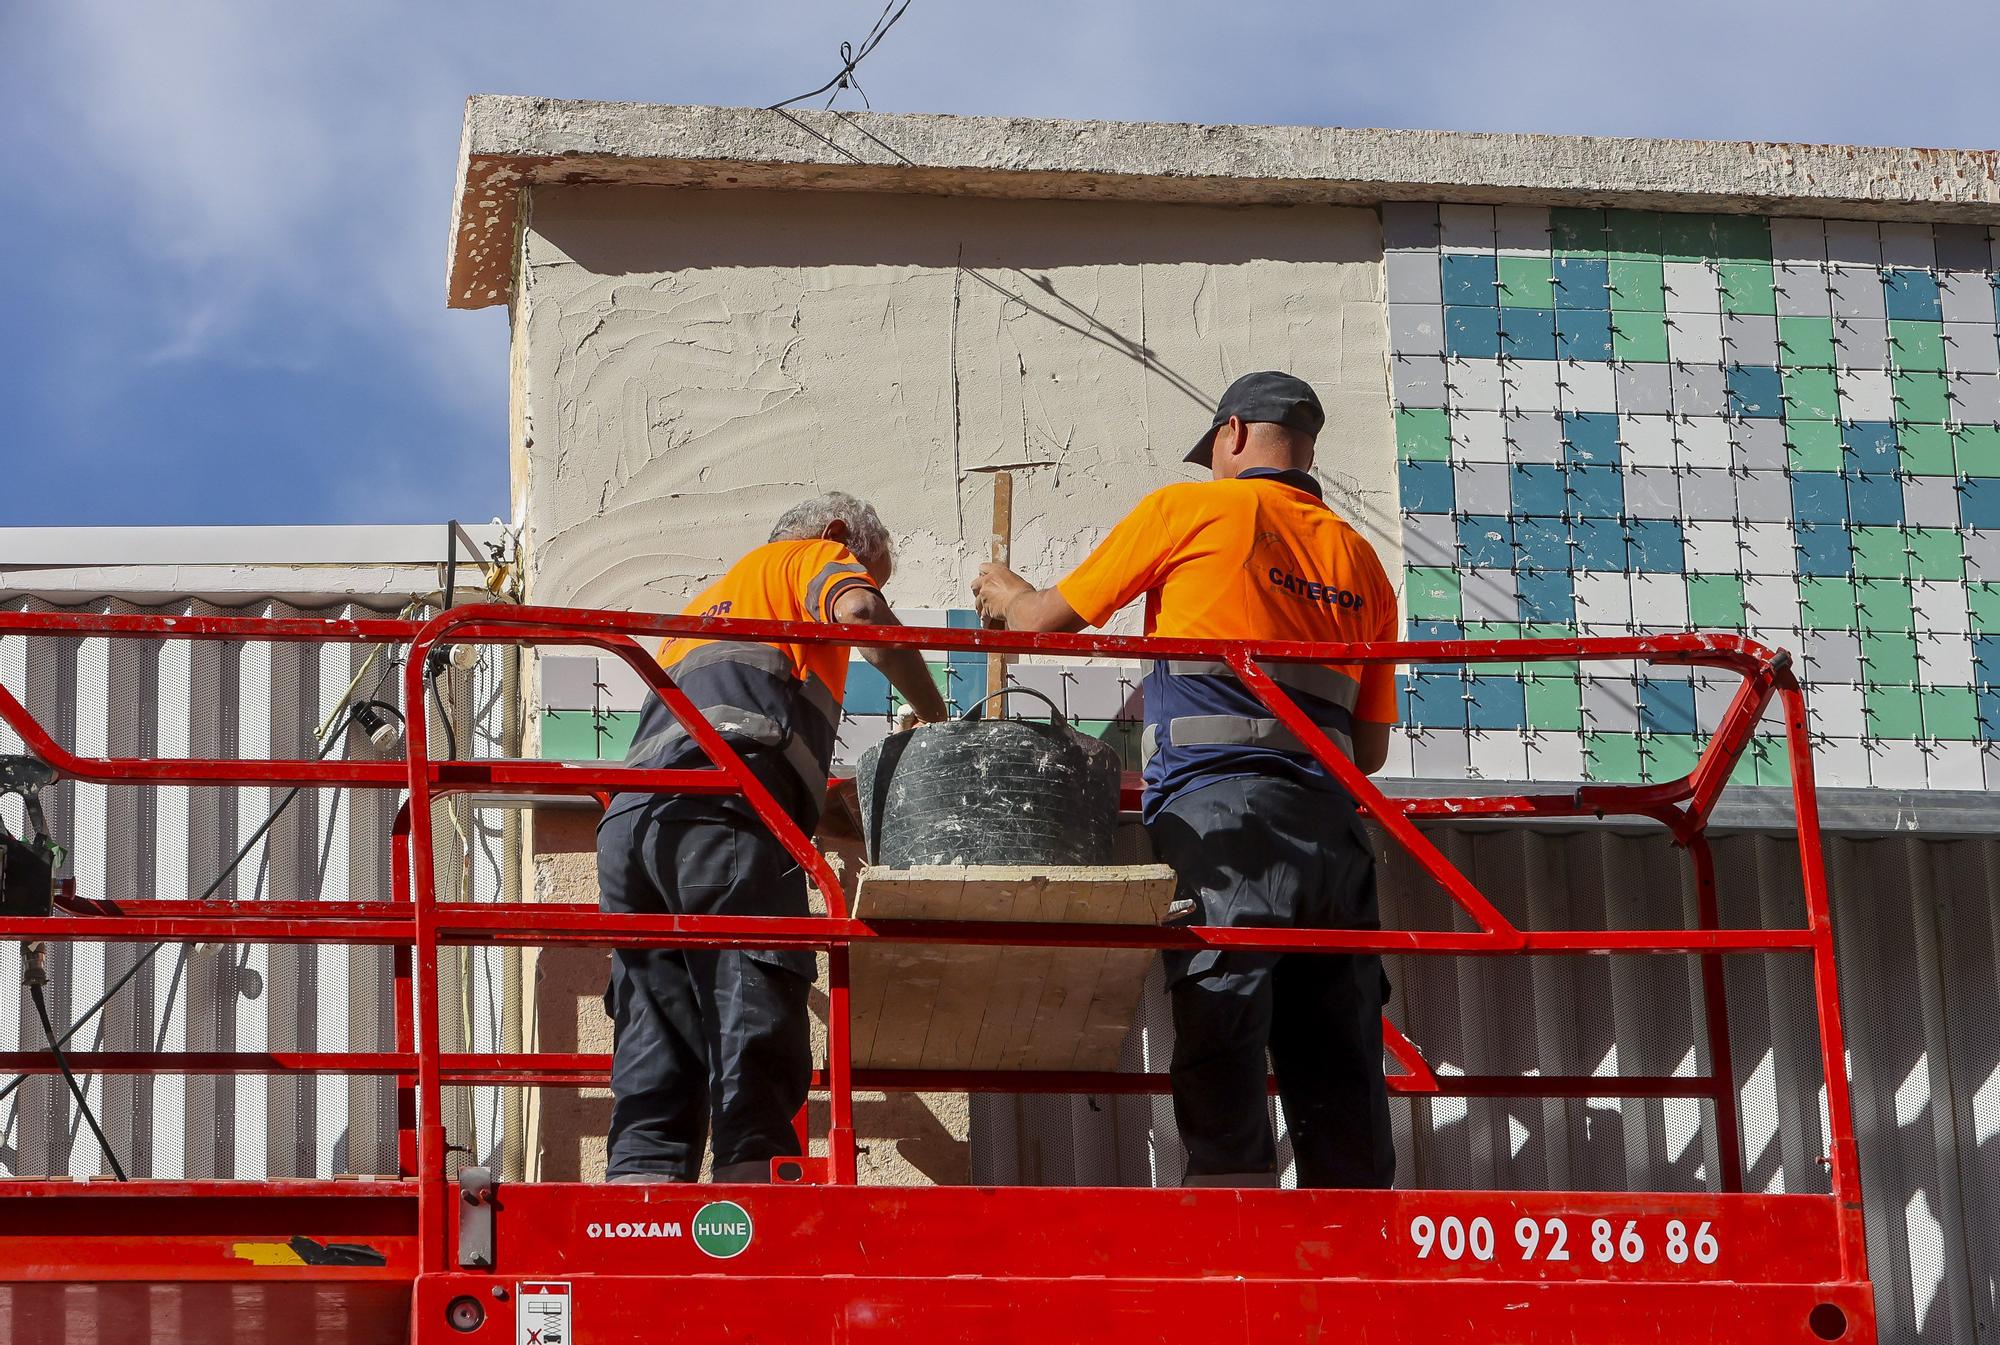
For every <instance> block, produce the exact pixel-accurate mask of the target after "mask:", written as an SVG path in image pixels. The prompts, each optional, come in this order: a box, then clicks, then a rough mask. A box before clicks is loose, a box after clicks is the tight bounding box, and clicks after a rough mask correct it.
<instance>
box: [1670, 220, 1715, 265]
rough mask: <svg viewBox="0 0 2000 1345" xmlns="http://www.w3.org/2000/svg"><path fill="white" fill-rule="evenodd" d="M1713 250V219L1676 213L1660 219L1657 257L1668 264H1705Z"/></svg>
mask: <svg viewBox="0 0 2000 1345" xmlns="http://www.w3.org/2000/svg"><path fill="white" fill-rule="evenodd" d="M1717 250H1718V249H1717V244H1716V238H1715V216H1713V215H1691V214H1684V213H1682V212H1680V211H1668V212H1667V213H1665V214H1663V215H1661V216H1660V255H1661V256H1662V257H1665V258H1666V259H1667V260H1668V261H1670V262H1698V261H1707V260H1709V259H1710V258H1712V257H1714V256H1715V255H1716V252H1717Z"/></svg>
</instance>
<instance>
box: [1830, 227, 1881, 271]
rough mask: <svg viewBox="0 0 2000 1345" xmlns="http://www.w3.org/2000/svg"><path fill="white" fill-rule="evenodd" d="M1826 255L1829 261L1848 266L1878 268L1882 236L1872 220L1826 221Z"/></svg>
mask: <svg viewBox="0 0 2000 1345" xmlns="http://www.w3.org/2000/svg"><path fill="white" fill-rule="evenodd" d="M1826 255H1827V259H1828V260H1829V261H1834V262H1840V263H1842V264H1844V265H1849V266H1880V265H1881V264H1882V235H1881V232H1880V227H1879V226H1878V225H1877V224H1875V222H1874V221H1872V220H1839V219H1830V220H1828V221H1826Z"/></svg>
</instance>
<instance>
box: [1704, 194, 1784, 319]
mask: <svg viewBox="0 0 2000 1345" xmlns="http://www.w3.org/2000/svg"><path fill="white" fill-rule="evenodd" d="M1714 224H1715V255H1716V257H1717V258H1719V259H1721V260H1722V261H1724V262H1728V261H1729V260H1731V259H1735V260H1739V261H1750V260H1755V261H1762V262H1769V261H1770V260H1771V222H1770V221H1769V220H1768V219H1766V218H1764V217H1763V216H1762V215H1717V216H1715V217H1714ZM1758 311H1760V312H1769V311H1770V310H1769V309H1760V310H1758Z"/></svg>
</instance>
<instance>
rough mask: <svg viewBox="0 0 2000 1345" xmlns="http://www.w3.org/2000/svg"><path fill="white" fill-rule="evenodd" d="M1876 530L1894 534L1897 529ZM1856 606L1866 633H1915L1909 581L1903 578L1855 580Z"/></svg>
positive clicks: (1915, 625) (1915, 623) (1915, 626)
mask: <svg viewBox="0 0 2000 1345" xmlns="http://www.w3.org/2000/svg"><path fill="white" fill-rule="evenodd" d="M1872 531H1883V532H1893V531H1894V529H1888V528H1885V529H1873V530H1872ZM1899 540H1900V539H1899ZM1854 607H1855V611H1856V613H1857V614H1858V616H1859V618H1860V624H1861V629H1862V630H1863V631H1864V632H1865V631H1912V630H1915V629H1916V628H1917V618H1916V614H1915V611H1914V609H1913V608H1912V606H1911V598H1910V585H1909V581H1908V580H1906V579H1903V578H1902V577H1900V576H1898V577H1897V578H1894V579H1857V580H1855V581H1854Z"/></svg>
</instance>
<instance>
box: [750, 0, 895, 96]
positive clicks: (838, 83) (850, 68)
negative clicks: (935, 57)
mask: <svg viewBox="0 0 2000 1345" xmlns="http://www.w3.org/2000/svg"><path fill="white" fill-rule="evenodd" d="M892 9H893V10H895V11H896V12H895V14H894V15H893V16H892V15H891V14H890V13H889V11H890V10H892ZM909 9H910V0H902V7H901V8H897V4H896V0H889V3H888V4H886V5H884V6H882V12H881V13H880V14H878V15H877V16H876V17H875V25H874V26H873V27H872V28H870V29H869V30H868V36H866V37H864V38H862V39H861V45H860V46H859V47H856V46H854V45H853V44H852V43H848V42H843V43H841V44H840V70H839V72H838V73H837V74H835V75H834V77H833V78H832V79H830V80H828V81H827V82H826V83H824V84H822V85H820V86H819V87H818V88H817V89H810V90H808V91H807V92H805V93H801V94H795V95H793V96H792V97H790V98H787V99H786V100H785V101H784V102H782V103H773V104H771V106H770V108H769V109H768V110H769V111H772V112H776V111H778V110H780V109H782V108H787V107H790V106H791V105H792V104H793V103H803V102H804V101H805V100H806V99H808V98H817V97H819V96H820V95H821V94H823V93H825V92H827V91H828V90H829V89H830V90H832V91H833V95H834V97H835V98H837V97H839V96H840V91H841V90H842V89H848V88H851V89H853V90H854V91H855V92H856V93H858V94H860V95H861V101H862V103H863V104H865V105H867V106H870V107H872V106H874V105H873V104H871V103H869V102H868V94H867V93H866V92H865V91H864V90H863V89H862V87H861V85H860V83H859V82H858V81H857V80H856V79H855V78H854V67H856V66H857V65H860V64H861V63H862V62H863V61H865V60H867V59H868V55H869V53H870V52H872V51H874V50H875V48H877V47H879V46H881V45H882V39H883V38H885V37H887V36H888V35H889V30H890V29H891V28H894V27H895V26H896V21H897V20H898V19H900V18H902V17H903V15H905V14H906V13H908V12H909ZM885 19H886V20H887V22H886V23H885V22H883V20H885ZM826 105H827V106H828V107H832V106H833V98H829V99H827V100H826Z"/></svg>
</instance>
